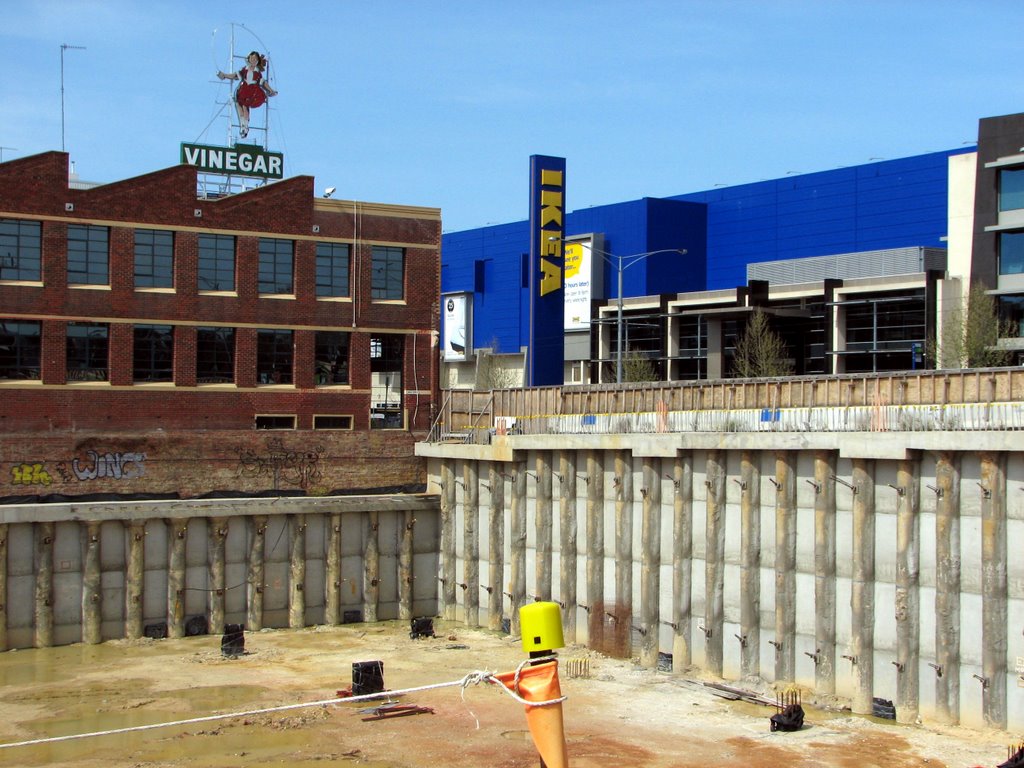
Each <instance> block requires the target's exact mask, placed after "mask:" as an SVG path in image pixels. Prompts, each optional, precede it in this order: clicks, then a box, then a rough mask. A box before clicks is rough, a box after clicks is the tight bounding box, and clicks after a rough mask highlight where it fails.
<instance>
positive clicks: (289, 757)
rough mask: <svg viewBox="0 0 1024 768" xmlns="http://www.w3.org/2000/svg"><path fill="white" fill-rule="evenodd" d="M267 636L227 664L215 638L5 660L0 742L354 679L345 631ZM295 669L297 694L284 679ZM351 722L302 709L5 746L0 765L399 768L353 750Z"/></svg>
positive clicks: (343, 715) (240, 705)
mask: <svg viewBox="0 0 1024 768" xmlns="http://www.w3.org/2000/svg"><path fill="white" fill-rule="evenodd" d="M388 631H389V630H387V629H385V628H379V629H378V628H376V627H366V629H365V632H363V633H362V634H364V635H367V636H369V637H370V640H371V642H373V641H374V640H375V639H376V633H377V632H379V633H380V634H381V635H382V636H383V635H386V634H387V633H388ZM381 639H382V643H384V644H386V643H388V641H387V640H384V638H383V637H382V638H381ZM261 640H263V642H261ZM272 640H273V642H270V639H269V638H266V639H264V638H263V637H261V636H260V635H259V634H258V633H254V635H253V636H252V638H248V637H247V655H246V656H243V657H241V658H240V659H237V660H230V659H224V658H223V657H222V656H221V654H220V638H219V637H212V636H207V637H204V638H183V639H180V640H161V641H156V642H154V641H135V642H128V641H111V642H108V643H104V644H101V645H93V646H86V645H71V646H62V647H58V648H42V649H23V650H18V651H8V652H5V653H0V705H2V706H3V707H4V710H3V711H4V713H5V714H6V715H8V717H6V718H5V720H6V721H5V722H0V745H3V744H10V743H13V742H19V741H29V740H34V739H42V738H54V737H64V736H75V735H80V734H96V733H103V732H106V731H110V730H117V729H123V728H133V727H139V726H151V725H159V724H163V723H169V722H173V721H177V720H187V719H192V718H199V717H206V716H209V715H214V714H221V713H237V712H245V711H249V710H256V709H263V708H267V707H273V706H277V705H285V704H296V703H299V702H302V701H311V700H318V699H328V698H331V697H332V696H333V695H334V692H335V690H336V689H338V688H341V687H343V686H344V685H346V684H347V682H348V680H350V675H351V657H350V656H348V655H346V654H345V653H344V652H341V651H342V650H343V647H344V646H345V645H347V643H345V635H343V634H342V635H338V634H336V635H334V636H332V635H325V636H317V635H316V634H312V633H309V632H304V633H294V634H292V633H289V632H287V631H284V632H275V633H274V637H273V638H272ZM250 648H251V649H252V650H250ZM163 670H167V672H166V674H165V675H162V674H161V672H162V671H163ZM300 672H301V673H302V682H301V683H300V684H299V685H301V686H302V689H301V690H298V691H297V690H296V689H295V688H296V686H294V685H292V686H289V683H290V682H291V680H290V679H289V677H290V676H291V675H292V674H295V675H298V673H300ZM321 674H322V677H323V681H322V685H321V681H320V680H319V679H318V678H319V676H320V675H321ZM310 681H312V682H310ZM221 683H223V684H221ZM307 686H308V687H307ZM349 716H350V713H349V711H348V709H347V708H346V707H345V706H344V705H340V706H337V707H335V706H331V707H308V708H299V709H295V710H289V711H287V712H278V713H270V714H259V715H250V716H243V717H233V718H225V719H217V720H211V721H205V722H200V723H190V724H184V725H170V726H162V727H158V728H150V729H147V730H142V731H134V732H131V733H125V734H106V735H97V736H89V737H88V738H81V739H72V740H68V741H61V742H53V743H46V744H38V745H28V746H23V747H12V748H0V765H4V766H7V765H12V766H13V765H19V766H22V765H23V766H44V765H45V766H55V767H63V766H67V767H69V768H70V766H75V767H76V768H93V766H95V767H96V768H98V767H99V766H104V768H114V767H120V766H124V767H125V768H127V767H128V766H132V767H135V766H140V765H155V766H187V768H219V767H220V766H225V765H240V764H245V765H261V764H271V763H272V764H275V765H281V764H282V763H283V764H302V763H306V762H309V763H311V764H312V763H315V764H316V765H317V766H318V768H326V767H329V766H353V765H356V764H358V765H359V766H361V768H394V766H396V765H398V763H385V762H372V761H368V760H367V758H366V756H364V755H363V754H362V752H361V750H360V746H367V745H366V744H365V743H364V744H360V743H359V741H358V740H357V738H355V737H354V736H353V735H352V734H350V733H347V732H346V728H347V718H348V717H349ZM362 738H366V736H365V735H363V737H362ZM402 764H403V765H408V763H402Z"/></svg>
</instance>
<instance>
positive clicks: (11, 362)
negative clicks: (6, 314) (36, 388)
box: [0, 320, 40, 379]
mask: <svg viewBox="0 0 1024 768" xmlns="http://www.w3.org/2000/svg"><path fill="white" fill-rule="evenodd" d="M39 338H40V336H39V323H38V322H30V321H25V320H0V379H38V378H39V350H40V344H39Z"/></svg>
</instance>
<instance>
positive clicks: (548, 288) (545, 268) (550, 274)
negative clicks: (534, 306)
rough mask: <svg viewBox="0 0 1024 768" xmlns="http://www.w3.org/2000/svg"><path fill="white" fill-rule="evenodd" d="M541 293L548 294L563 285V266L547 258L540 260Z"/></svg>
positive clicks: (542, 294)
mask: <svg viewBox="0 0 1024 768" xmlns="http://www.w3.org/2000/svg"><path fill="white" fill-rule="evenodd" d="M540 271H541V274H542V275H544V276H543V277H542V278H541V279H540V295H541V296H547V295H548V294H549V293H551V292H553V291H557V290H558V289H559V288H561V287H562V268H561V267H560V266H558V265H557V264H555V263H554V262H552V261H548V260H547V259H541V260H540Z"/></svg>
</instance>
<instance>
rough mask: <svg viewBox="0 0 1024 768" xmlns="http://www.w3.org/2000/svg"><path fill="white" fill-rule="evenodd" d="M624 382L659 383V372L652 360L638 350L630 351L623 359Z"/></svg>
mask: <svg viewBox="0 0 1024 768" xmlns="http://www.w3.org/2000/svg"><path fill="white" fill-rule="evenodd" d="M622 380H623V381H657V380H658V372H657V371H656V370H655V369H654V364H653V363H652V362H651V361H650V359H649V358H648V357H647V356H646V355H644V354H643V353H642V352H640V351H639V350H637V349H629V350H627V351H626V354H625V356H624V357H623V358H622Z"/></svg>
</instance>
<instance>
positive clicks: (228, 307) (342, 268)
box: [0, 152, 441, 500]
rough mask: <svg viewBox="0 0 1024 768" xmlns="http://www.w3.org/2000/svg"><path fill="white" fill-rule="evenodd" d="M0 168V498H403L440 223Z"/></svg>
mask: <svg viewBox="0 0 1024 768" xmlns="http://www.w3.org/2000/svg"><path fill="white" fill-rule="evenodd" d="M196 173H197V172H196V169H195V168H192V167H189V166H185V165H181V166H175V167H171V168H166V169H163V170H160V171H156V172H154V173H150V174H147V175H144V176H139V177H137V178H133V179H127V180H124V181H120V182H116V183H111V184H104V185H99V186H93V187H89V188H74V186H77V185H69V181H68V179H69V176H68V156H67V155H66V154H64V153H61V152H48V153H44V154H40V155H35V156H31V157H26V158H20V159H17V160H13V161H9V162H5V163H0V482H2V484H3V486H4V487H3V488H2V489H0V497H4V498H6V499H8V500H10V499H12V498H17V497H47V496H61V497H66V496H71V497H79V496H82V495H90V496H91V495H95V494H102V495H118V496H123V495H131V496H153V495H180V496H182V497H193V496H200V495H208V494H216V493H231V492H241V493H261V492H282V493H283V492H295V493H307V494H324V493H334V492H347V493H351V492H355V491H364V492H373V491H379V490H384V489H395V488H417V487H420V486H421V485H422V483H423V481H424V477H425V474H424V467H423V465H422V463H421V461H420V460H419V459H417V458H416V457H415V456H414V454H413V445H414V443H415V442H416V440H417V439H420V438H421V437H422V435H423V434H424V433H425V432H426V431H427V430H428V429H429V426H430V421H431V415H432V412H433V409H434V406H435V403H436V401H437V397H438V390H437V383H436V382H437V351H436V339H437V327H438V317H437V314H438V309H437V302H436V298H437V296H438V294H439V292H440V284H439V271H440V258H439V246H440V232H441V221H440V211H439V210H438V209H435V208H421V207H409V206H400V205H384V204H377V203H361V202H354V201H346V200H337V199H319V198H316V197H315V196H314V192H313V178H312V177H310V176H298V177H295V178H290V179H286V180H283V181H280V182H277V183H273V184H270V185H267V186H263V187H259V188H256V189H252V190H249V191H246V192H243V193H240V194H236V195H229V196H224V197H220V198H204V197H200V196H198V195H197V176H196Z"/></svg>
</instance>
